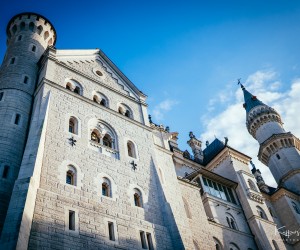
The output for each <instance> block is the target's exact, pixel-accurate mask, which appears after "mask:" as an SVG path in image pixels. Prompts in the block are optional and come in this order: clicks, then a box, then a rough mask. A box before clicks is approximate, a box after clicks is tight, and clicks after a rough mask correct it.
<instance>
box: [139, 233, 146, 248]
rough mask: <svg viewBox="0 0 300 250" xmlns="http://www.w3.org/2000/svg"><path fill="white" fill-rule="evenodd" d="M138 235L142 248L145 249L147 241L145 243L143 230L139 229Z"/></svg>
mask: <svg viewBox="0 0 300 250" xmlns="http://www.w3.org/2000/svg"><path fill="white" fill-rule="evenodd" d="M140 237H141V243H142V248H143V249H147V243H146V238H145V232H144V231H140Z"/></svg>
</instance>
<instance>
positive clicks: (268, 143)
mask: <svg viewBox="0 0 300 250" xmlns="http://www.w3.org/2000/svg"><path fill="white" fill-rule="evenodd" d="M291 147H295V148H297V149H298V150H300V140H299V139H298V138H297V137H295V136H294V135H293V134H292V133H290V132H288V133H281V134H274V135H272V136H271V137H270V138H268V139H267V140H265V141H264V142H263V143H262V144H260V147H259V152H258V159H259V160H260V161H261V162H262V163H264V164H265V165H268V162H269V159H270V157H271V156H272V155H273V154H275V153H276V152H277V151H278V150H279V149H281V148H291Z"/></svg>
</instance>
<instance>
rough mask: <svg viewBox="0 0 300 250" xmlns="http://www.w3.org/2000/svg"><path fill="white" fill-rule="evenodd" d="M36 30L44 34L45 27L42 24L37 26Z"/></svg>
mask: <svg viewBox="0 0 300 250" xmlns="http://www.w3.org/2000/svg"><path fill="white" fill-rule="evenodd" d="M36 32H37V33H38V34H39V35H40V34H42V32H43V27H42V25H39V26H38V27H37V29H36Z"/></svg>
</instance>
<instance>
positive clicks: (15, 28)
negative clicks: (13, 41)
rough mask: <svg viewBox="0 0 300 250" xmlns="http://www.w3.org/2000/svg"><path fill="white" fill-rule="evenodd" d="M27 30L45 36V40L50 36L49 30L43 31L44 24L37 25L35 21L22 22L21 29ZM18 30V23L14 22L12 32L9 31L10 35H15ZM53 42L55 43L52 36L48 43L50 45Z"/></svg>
mask: <svg viewBox="0 0 300 250" xmlns="http://www.w3.org/2000/svg"><path fill="white" fill-rule="evenodd" d="M25 30H29V31H32V32H36V33H37V34H38V35H41V36H43V38H44V40H45V41H46V40H47V39H48V38H49V36H50V33H49V31H45V32H44V33H43V26H42V25H39V26H37V27H36V25H35V24H34V23H33V22H30V23H29V24H28V23H25V22H21V23H20V25H19V31H25ZM17 31H18V25H17V24H14V25H13V27H12V28H11V33H9V34H8V35H9V36H10V37H11V36H12V35H15V34H16V33H17ZM19 39H20V40H21V38H20V37H18V40H19ZM52 44H53V40H52V38H50V39H49V41H48V45H49V46H50V45H52Z"/></svg>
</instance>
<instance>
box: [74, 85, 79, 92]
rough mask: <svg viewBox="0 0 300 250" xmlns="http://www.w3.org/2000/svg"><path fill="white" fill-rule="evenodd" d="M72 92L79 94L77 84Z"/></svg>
mask: <svg viewBox="0 0 300 250" xmlns="http://www.w3.org/2000/svg"><path fill="white" fill-rule="evenodd" d="M74 93H76V94H80V88H79V87H78V86H76V87H75V89H74Z"/></svg>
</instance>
